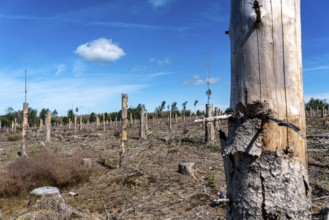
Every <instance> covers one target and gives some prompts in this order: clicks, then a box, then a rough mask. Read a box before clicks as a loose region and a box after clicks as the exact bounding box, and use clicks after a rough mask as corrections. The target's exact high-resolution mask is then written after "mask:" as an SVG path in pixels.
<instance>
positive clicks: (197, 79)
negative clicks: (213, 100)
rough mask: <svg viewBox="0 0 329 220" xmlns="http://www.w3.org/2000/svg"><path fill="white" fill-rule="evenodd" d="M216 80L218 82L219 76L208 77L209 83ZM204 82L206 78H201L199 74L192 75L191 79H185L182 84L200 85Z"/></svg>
mask: <svg viewBox="0 0 329 220" xmlns="http://www.w3.org/2000/svg"><path fill="white" fill-rule="evenodd" d="M218 82H219V78H210V79H209V83H210V84H216V83H218ZM206 84H207V79H201V78H200V76H199V75H194V76H193V79H189V80H185V81H184V82H183V85H189V86H201V85H206Z"/></svg>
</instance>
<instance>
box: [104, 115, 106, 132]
mask: <svg viewBox="0 0 329 220" xmlns="http://www.w3.org/2000/svg"><path fill="white" fill-rule="evenodd" d="M103 131H104V132H105V131H106V119H105V113H103Z"/></svg>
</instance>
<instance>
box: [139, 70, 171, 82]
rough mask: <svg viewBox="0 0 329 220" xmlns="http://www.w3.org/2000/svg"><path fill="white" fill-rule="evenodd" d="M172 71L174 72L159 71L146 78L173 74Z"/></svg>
mask: <svg viewBox="0 0 329 220" xmlns="http://www.w3.org/2000/svg"><path fill="white" fill-rule="evenodd" d="M172 73H173V72H159V73H153V74H151V75H149V76H147V77H146V78H145V80H149V79H153V78H156V77H160V76H165V75H169V74H172Z"/></svg>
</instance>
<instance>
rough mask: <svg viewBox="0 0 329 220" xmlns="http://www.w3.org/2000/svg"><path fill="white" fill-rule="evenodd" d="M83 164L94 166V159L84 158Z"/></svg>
mask: <svg viewBox="0 0 329 220" xmlns="http://www.w3.org/2000/svg"><path fill="white" fill-rule="evenodd" d="M81 164H82V165H84V166H85V167H92V160H91V158H82V159H81Z"/></svg>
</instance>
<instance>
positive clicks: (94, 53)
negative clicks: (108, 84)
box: [74, 38, 125, 64]
mask: <svg viewBox="0 0 329 220" xmlns="http://www.w3.org/2000/svg"><path fill="white" fill-rule="evenodd" d="M74 52H75V53H76V54H77V55H79V56H80V57H82V58H83V59H85V60H88V61H91V62H95V63H104V64H108V63H112V62H114V61H116V60H118V59H120V58H121V57H123V56H124V55H125V52H124V51H123V49H122V48H120V47H119V46H118V45H116V44H115V43H113V42H112V40H111V39H105V38H100V39H97V40H94V41H91V42H88V43H85V44H82V45H80V46H78V48H77V49H76V50H75V51H74Z"/></svg>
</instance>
